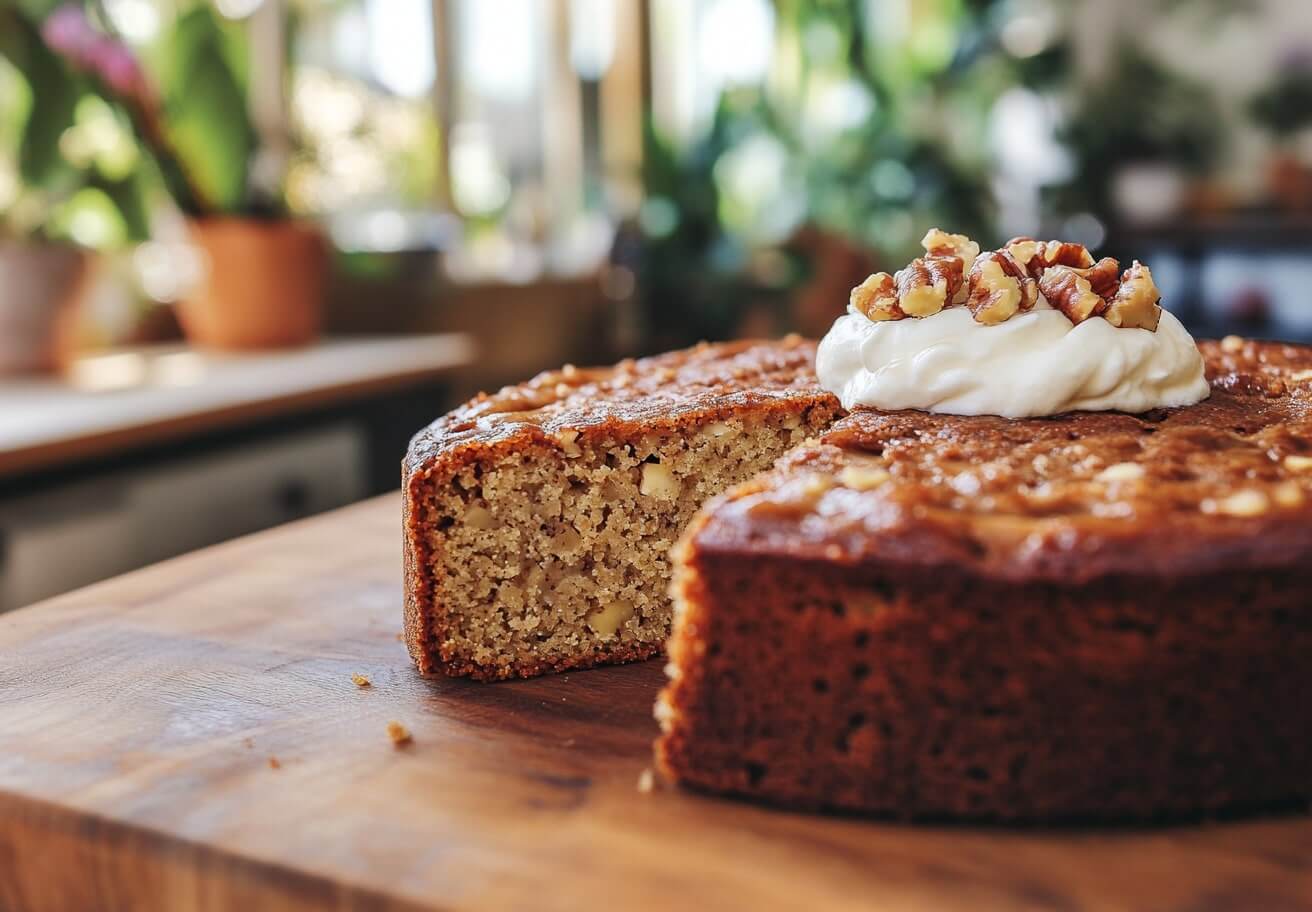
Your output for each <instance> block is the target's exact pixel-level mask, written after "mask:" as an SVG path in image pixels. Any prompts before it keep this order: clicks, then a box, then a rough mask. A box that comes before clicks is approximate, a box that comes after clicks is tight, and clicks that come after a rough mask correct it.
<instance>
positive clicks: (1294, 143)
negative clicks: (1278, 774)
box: [1249, 51, 1312, 211]
mask: <svg viewBox="0 0 1312 912" xmlns="http://www.w3.org/2000/svg"><path fill="white" fill-rule="evenodd" d="M1249 111H1250V113H1251V114H1252V117H1253V119H1254V120H1255V121H1256V122H1257V123H1258V124H1259V125H1261V126H1263V127H1265V128H1266V129H1267V130H1268V131H1269V132H1270V133H1271V135H1272V136H1273V137H1275V140H1276V148H1275V152H1274V154H1273V155H1272V157H1271V161H1270V163H1269V164H1268V166H1267V186H1268V190H1269V192H1270V195H1271V198H1272V199H1273V200H1274V201H1276V202H1277V203H1279V204H1281V205H1283V206H1285V207H1287V208H1290V209H1294V210H1302V211H1306V210H1307V209H1309V208H1312V57H1309V55H1308V53H1307V52H1306V51H1301V52H1299V53H1296V54H1291V55H1290V56H1289V57H1287V58H1286V59H1285V60H1284V61H1283V64H1282V66H1281V68H1280V71H1279V73H1278V75H1277V76H1276V77H1275V79H1273V80H1272V82H1271V84H1270V85H1268V86H1267V87H1266V88H1265V89H1263V90H1262V91H1261V92H1258V93H1257V94H1256V95H1255V96H1254V97H1253V99H1252V100H1251V101H1250V102H1249Z"/></svg>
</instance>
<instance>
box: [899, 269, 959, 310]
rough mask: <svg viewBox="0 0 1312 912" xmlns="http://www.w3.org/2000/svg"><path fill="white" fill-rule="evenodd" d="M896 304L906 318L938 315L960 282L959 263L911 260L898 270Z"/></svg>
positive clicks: (949, 300)
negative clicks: (904, 267)
mask: <svg viewBox="0 0 1312 912" xmlns="http://www.w3.org/2000/svg"><path fill="white" fill-rule="evenodd" d="M893 278H894V280H895V281H896V283H897V303H898V306H899V307H900V308H901V309H902V312H903V313H905V314H906V315H907V316H909V317H929V316H933V315H934V314H936V313H938V312H939V311H940V310H942V309H943V308H944V307H946V306H947V305H948V303H949V302H951V301H952V300H953V299H954V298H955V297H956V295H957V291H958V290H960V288H961V284H962V281H963V273H962V269H961V259H960V257H956V256H927V257H917V258H916V259H914V260H912V261H911V262H910V263H909V264H908V265H907V268H906V269H900V270H898V273H897V275H895V276H894V277H893Z"/></svg>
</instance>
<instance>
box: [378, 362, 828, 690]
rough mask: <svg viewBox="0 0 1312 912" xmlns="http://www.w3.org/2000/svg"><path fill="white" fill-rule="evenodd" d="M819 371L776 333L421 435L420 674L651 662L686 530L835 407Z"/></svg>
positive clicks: (507, 396)
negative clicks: (709, 503) (677, 545)
mask: <svg viewBox="0 0 1312 912" xmlns="http://www.w3.org/2000/svg"><path fill="white" fill-rule="evenodd" d="M814 361H815V346H814V343H811V342H808V341H805V340H802V339H799V338H796V337H789V338H787V339H784V340H782V341H775V342H735V343H725V344H719V345H700V346H698V347H696V348H692V349H688V350H686V351H680V352H672V353H669V354H665V355H660V356H657V357H653V358H647V359H643V360H639V361H625V362H621V363H620V364H618V365H616V366H614V367H609V368H600V369H587V370H583V369H577V368H572V367H568V366H567V367H566V368H565V369H564V370H561V371H553V372H549V373H545V374H542V375H540V376H538V377H536V378H534V379H533V380H531V381H529V382H528V383H525V384H522V385H520V386H513V387H507V388H505V389H503V390H501V391H500V392H498V393H495V394H493V395H486V394H485V395H480V396H479V397H477V398H476V399H473V400H472V401H470V402H468V403H466V404H465V405H463V406H461V407H460V408H458V409H456V410H455V411H454V412H452V413H451V414H449V415H447V416H446V417H444V418H441V419H439V420H438V421H436V422H434V423H433V424H432V425H431V426H430V427H428V428H427V429H425V430H424V431H422V432H421V433H420V434H419V435H418V436H416V437H415V439H414V440H413V442H412V443H411V445H410V451H409V453H408V455H407V457H406V461H405V465H404V490H403V494H404V499H405V575H406V583H405V589H406V638H407V641H408V643H409V647H410V653H411V655H412V656H413V657H414V660H415V662H416V663H417V664H418V666H419V668H420V670H421V671H424V672H426V673H428V672H434V671H437V672H442V673H445V674H448V675H468V676H470V677H474V678H479V679H483V680H494V679H500V678H510V677H527V676H531V675H537V674H543V673H546V672H552V671H563V670H566V669H570V668H583V667H587V666H591V665H598V664H605V663H614V662H625V661H634V660H638V659H644V658H648V657H650V656H652V655H656V654H658V653H659V652H660V651H661V650H662V649H663V647H664V643H665V639H666V637H667V635H668V634H669V628H670V604H669V597H668V594H667V591H668V588H669V567H670V565H669V557H668V554H669V550H670V548H671V546H672V545H673V544H674V542H675V541H676V540H677V539H678V536H679V534H680V532H681V531H682V530H683V527H684V525H685V524H686V523H687V522H688V520H689V519H690V518H691V517H692V516H693V514H694V513H695V512H696V511H697V509H698V508H699V507H700V506H701V505H702V503H703V502H704V501H705V500H706V499H707V498H709V497H711V496H713V495H716V494H719V493H720V492H722V491H723V490H725V489H726V488H728V487H729V486H730V485H733V484H737V483H739V482H742V481H745V480H747V479H748V478H750V477H752V476H753V475H755V474H757V473H758V472H760V471H762V470H764V469H766V468H768V467H769V466H770V464H771V463H772V462H773V461H774V460H775V459H776V458H778V457H779V456H780V455H782V454H783V453H784V452H785V451H787V450H788V449H790V448H791V447H793V446H795V445H797V444H799V443H801V442H802V441H803V440H805V439H806V438H807V437H809V436H811V435H814V434H815V433H817V432H819V431H821V430H823V429H824V428H825V427H827V426H828V425H829V424H830V423H831V422H832V421H833V420H834V418H835V416H836V415H837V414H838V413H839V411H840V409H839V406H838V402H837V400H836V399H835V398H834V397H833V396H831V395H829V394H828V393H825V392H823V391H822V390H820V388H819V387H818V386H817V384H816V380H815V374H814Z"/></svg>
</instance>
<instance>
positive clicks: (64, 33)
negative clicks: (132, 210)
mask: <svg viewBox="0 0 1312 912" xmlns="http://www.w3.org/2000/svg"><path fill="white" fill-rule="evenodd" d="M41 37H42V38H44V39H45V42H46V44H47V45H49V47H50V49H51V50H52V51H55V52H56V53H59V54H63V55H64V56H65V57H67V58H68V59H69V61H70V62H71V63H72V64H73V65H74V66H77V67H85V66H87V65H88V64H89V62H90V55H91V53H92V49H93V47H94V46H95V44H96V42H97V41H98V40H99V38H100V33H99V32H97V31H96V30H95V29H94V28H92V26H91V23H90V22H89V21H87V17H86V14H85V13H84V12H82V9H81V7H79V6H77V4H74V3H66V4H64V5H63V6H61V7H60V8H59V9H57V10H55V11H54V12H53V13H51V14H50V15H49V16H47V17H46V20H45V22H43V23H41Z"/></svg>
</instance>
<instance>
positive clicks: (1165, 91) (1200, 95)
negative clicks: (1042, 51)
mask: <svg viewBox="0 0 1312 912" xmlns="http://www.w3.org/2000/svg"><path fill="white" fill-rule="evenodd" d="M1119 46H1120V47H1121V51H1120V53H1119V55H1118V57H1117V59H1116V61H1115V62H1114V65H1113V66H1112V68H1111V70H1110V73H1111V75H1110V77H1109V78H1108V79H1106V80H1104V81H1103V82H1101V83H1099V84H1096V85H1094V86H1091V87H1090V88H1089V89H1088V90H1087V91H1085V93H1084V94H1083V95H1082V96H1081V97H1080V98H1078V99H1077V103H1076V106H1075V114H1074V116H1073V117H1072V118H1071V121H1070V123H1069V125H1068V126H1067V128H1066V130H1065V135H1064V137H1063V138H1064V140H1065V142H1066V145H1067V147H1068V148H1069V149H1070V151H1071V153H1072V154H1073V156H1074V159H1075V169H1074V171H1075V175H1076V179H1075V181H1073V182H1072V183H1071V184H1070V185H1069V186H1068V187H1066V188H1065V189H1064V191H1063V192H1062V193H1061V194H1059V196H1060V199H1059V206H1061V207H1062V208H1065V209H1067V210H1076V209H1092V210H1093V211H1096V212H1097V211H1107V209H1108V208H1109V203H1108V199H1109V193H1110V186H1111V181H1112V178H1113V177H1114V176H1115V175H1116V173H1117V172H1118V171H1119V170H1120V169H1121V168H1123V167H1124V166H1126V165H1129V164H1140V163H1145V162H1153V163H1167V164H1172V165H1175V166H1177V167H1179V168H1180V169H1182V170H1183V171H1185V172H1188V173H1191V174H1202V173H1205V172H1207V170H1208V169H1210V168H1211V167H1212V166H1213V165H1215V164H1216V162H1217V161H1218V159H1219V158H1220V156H1221V154H1222V152H1223V151H1224V148H1225V133H1224V130H1223V129H1222V126H1221V125H1222V123H1223V121H1222V117H1221V114H1220V111H1219V110H1218V108H1217V105H1216V101H1215V99H1214V97H1213V95H1212V93H1211V91H1210V90H1209V89H1208V88H1207V87H1206V86H1204V85H1202V84H1200V83H1197V82H1195V81H1193V80H1190V79H1187V78H1185V77H1183V76H1180V75H1179V74H1177V73H1175V72H1173V71H1171V70H1170V69H1168V68H1167V67H1165V66H1163V65H1162V64H1160V63H1158V62H1157V61H1155V60H1153V59H1152V58H1150V57H1149V56H1148V55H1147V54H1145V53H1144V52H1143V51H1142V50H1141V49H1140V48H1139V47H1138V46H1137V45H1136V44H1135V42H1134V41H1133V40H1132V39H1131V38H1130V37H1129V36H1128V35H1126V36H1123V38H1122V40H1121V41H1120V42H1119Z"/></svg>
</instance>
